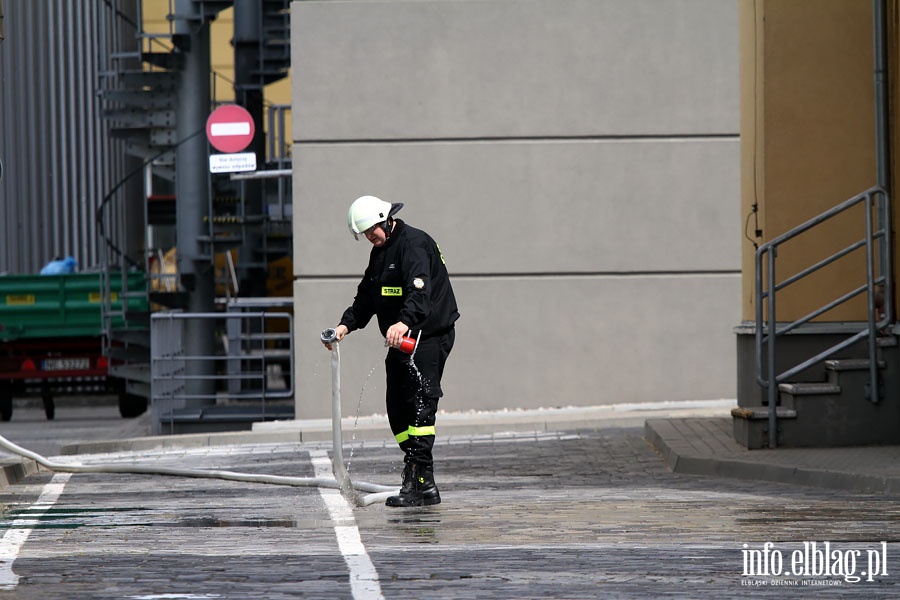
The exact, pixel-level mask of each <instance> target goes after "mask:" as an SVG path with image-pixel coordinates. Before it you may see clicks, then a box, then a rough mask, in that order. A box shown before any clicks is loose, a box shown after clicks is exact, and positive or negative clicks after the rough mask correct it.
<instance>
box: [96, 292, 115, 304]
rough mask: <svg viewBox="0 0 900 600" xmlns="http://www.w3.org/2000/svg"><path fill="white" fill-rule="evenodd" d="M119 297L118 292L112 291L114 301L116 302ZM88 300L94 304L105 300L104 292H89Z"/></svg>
mask: <svg viewBox="0 0 900 600" xmlns="http://www.w3.org/2000/svg"><path fill="white" fill-rule="evenodd" d="M118 299H119V294H117V293H116V292H113V293H112V301H113V302H116V301H117V300H118ZM88 302H91V303H93V304H97V303H99V302H103V294H101V293H100V292H90V293H88Z"/></svg>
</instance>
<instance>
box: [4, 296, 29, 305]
mask: <svg viewBox="0 0 900 600" xmlns="http://www.w3.org/2000/svg"><path fill="white" fill-rule="evenodd" d="M30 304H34V294H7V295H6V305H7V306H28V305H30Z"/></svg>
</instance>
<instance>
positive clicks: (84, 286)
mask: <svg viewBox="0 0 900 600" xmlns="http://www.w3.org/2000/svg"><path fill="white" fill-rule="evenodd" d="M110 279H111V283H112V285H111V286H110V287H111V291H110V292H109V294H110V297H109V300H110V301H109V304H108V306H109V312H108V314H109V315H122V314H124V312H125V311H124V310H123V309H127V310H128V311H133V312H135V313H146V312H147V311H148V303H147V297H146V294H137V295H132V294H127V293H123V292H122V284H123V279H125V290H126V292H127V291H128V290H144V289H146V288H145V286H146V284H145V276H144V273H143V272H141V271H134V272H130V273H128V274H127V278H123V277H121V274H113V276H112V277H111V278H110ZM103 288H104V286H103V279H102V274H101V273H98V272H93V273H72V274H66V275H6V276H2V277H0V418H2V420H4V421H9V420H10V419H11V418H12V399H13V397H14V396H21V395H35V394H39V395H40V396H41V398H42V399H43V402H44V410H45V413H46V415H47V418H48V419H52V418H53V417H54V413H55V404H54V401H53V397H54V395H59V394H63V393H85V392H106V393H109V392H114V393H118V394H119V395H120V402H119V407H120V411H121V412H122V415H123V416H137V414H140V413H141V412H143V411H144V410H146V401H144V403H143V406H142V407H136V406H135V405H134V404H135V399H134V398H130V397H128V395H127V394H126V393H125V391H124V387H123V386H122V385H121V383H120V382H118V381H115V380H113V378H111V377H110V376H109V361H108V360H107V357H106V356H104V354H103V348H104V344H103V336H104V334H105V333H106V332H105V331H104V329H105V328H104V322H103V314H104V309H103V307H104V300H105V298H104V293H105V292H104V291H103ZM123 303H125V304H123ZM109 328H110V329H124V328H126V323H125V321H124V318H123V317H121V316H118V317H115V316H113V317H112V318H111V320H110V324H109Z"/></svg>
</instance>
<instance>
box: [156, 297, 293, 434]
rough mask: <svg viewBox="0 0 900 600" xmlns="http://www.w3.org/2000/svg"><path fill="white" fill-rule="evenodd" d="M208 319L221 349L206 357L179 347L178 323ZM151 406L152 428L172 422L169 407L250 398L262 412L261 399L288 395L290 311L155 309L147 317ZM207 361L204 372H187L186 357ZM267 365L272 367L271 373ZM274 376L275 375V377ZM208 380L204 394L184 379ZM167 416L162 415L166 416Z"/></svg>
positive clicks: (290, 383) (290, 388) (181, 325)
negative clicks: (208, 367) (150, 343)
mask: <svg viewBox="0 0 900 600" xmlns="http://www.w3.org/2000/svg"><path fill="white" fill-rule="evenodd" d="M190 319H201V320H211V321H213V322H214V324H215V327H216V328H217V330H218V331H219V333H220V339H221V348H220V350H219V351H218V352H217V353H215V354H214V355H211V356H192V355H189V354H188V353H187V352H185V344H184V343H183V333H184V322H185V321H187V320H190ZM150 323H151V327H150V331H151V336H152V354H151V359H150V360H151V395H152V402H151V409H152V413H153V421H154V423H153V427H154V433H160V432H161V430H162V425H163V424H164V423H169V424H170V425H171V424H172V415H173V411H175V410H178V409H180V408H186V407H189V406H191V405H202V406H209V405H216V404H229V403H235V402H253V403H257V404H258V405H259V409H260V412H259V416H260V417H261V418H264V417H265V414H266V403H267V402H269V401H275V400H287V399H290V398H293V397H294V380H295V379H294V361H293V355H294V347H293V343H294V331H293V330H294V326H293V315H291V314H290V313H286V312H273V311H268V312H267V311H261V310H255V311H235V312H213V313H182V312H174V311H173V312H157V313H154V314H153V315H152V316H151V321H150ZM198 361H200V362H204V363H205V364H207V365H210V369H209V373H207V374H205V375H189V374H188V371H189V369H186V365H187V363H189V362H198ZM273 367H277V369H275V370H276V371H278V372H273V369H272V368H273ZM279 375H280V376H279ZM195 379H203V380H204V381H207V382H211V383H212V385H211V386H210V388H211V391H210V392H209V393H191V392H189V391H188V390H189V389H190V388H191V387H192V386H190V385H188V382H189V381H190V380H195ZM167 419H168V420H167Z"/></svg>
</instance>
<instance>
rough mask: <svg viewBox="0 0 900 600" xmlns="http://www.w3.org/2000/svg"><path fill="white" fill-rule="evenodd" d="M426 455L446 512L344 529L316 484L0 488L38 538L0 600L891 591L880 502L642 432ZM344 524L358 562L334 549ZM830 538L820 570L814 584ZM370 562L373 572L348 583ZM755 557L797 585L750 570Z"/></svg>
mask: <svg viewBox="0 0 900 600" xmlns="http://www.w3.org/2000/svg"><path fill="white" fill-rule="evenodd" d="M327 448H328V446H327V444H319V445H315V444H302V445H301V444H284V443H282V444H258V445H254V446H222V447H210V448H204V449H190V450H188V449H181V450H179V449H170V450H157V451H146V452H141V453H133V454H126V453H120V454H115V455H107V456H103V455H93V456H91V457H90V459H91V460H106V461H123V460H137V461H140V462H147V461H152V462H154V463H155V464H158V465H170V466H182V467H192V468H228V469H232V470H238V471H245V472H264V473H271V474H280V475H295V476H310V475H313V474H314V466H313V462H312V461H311V458H310V453H312V454H315V453H316V452H317V451H318V452H320V453H321V452H322V451H323V450H325V449H327ZM344 454H345V459H346V458H349V462H350V472H351V475H352V476H353V477H354V478H355V479H357V480H365V481H370V482H374V483H382V484H395V483H397V482H398V481H399V473H398V467H399V452H398V451H397V450H396V449H395V448H393V447H390V446H386V445H381V444H371V443H359V444H358V445H356V446H355V447H353V449H352V452H350V451H349V449H345V451H344ZM67 458H68V459H71V457H67ZM87 458H88V457H87V456H81V457H77V459H87ZM436 458H437V464H436V477H437V479H438V482H439V485H440V486H441V495H442V497H443V503H442V504H440V505H438V506H434V507H428V508H418V509H406V510H403V509H389V508H387V507H385V506H384V505H382V504H377V505H373V506H369V507H366V508H356V509H353V511H352V516H351V517H350V518H344V517H336V516H335V513H334V512H330V509H329V504H328V500H327V496H326V495H325V494H324V493H321V492H320V491H318V490H316V489H313V488H290V487H283V486H271V485H261V484H246V483H237V482H228V481H221V480H215V479H187V478H171V477H159V476H147V475H130V474H128V475H107V474H78V475H73V476H71V478H69V479H68V482H67V483H66V484H65V487H64V488H63V490H62V493H61V495H60V496H59V498H58V500H56V501H55V502H53V503H50V504H46V505H43V506H33V502H34V500H35V499H36V497H37V495H38V493H40V491H41V490H42V489H44V485H45V484H46V483H47V482H48V481H49V480H50V475H49V474H41V475H37V476H32V477H31V478H29V479H28V480H26V481H24V482H22V483H21V484H18V485H14V486H11V487H9V488H7V489H6V490H3V492H2V493H0V503H2V504H4V505H5V511H4V513H3V515H2V520H0V526H2V527H3V528H5V529H6V530H7V532H8V534H7V535H9V534H10V533H13V532H15V531H17V530H21V529H26V530H30V531H31V533H30V536H29V537H28V538H27V540H26V541H25V543H24V544H23V545H22V546H21V550H20V551H19V553H18V555H17V556H15V561H14V562H13V563H12V571H13V572H14V573H15V575H17V576H18V577H19V579H18V581H17V582H15V583H7V588H8V589H7V590H6V591H0V599H2V598H17V599H19V598H21V599H32V598H33V599H41V600H44V599H46V598H62V597H65V598H100V599H106V598H117V599H118V598H133V599H138V598H147V599H151V598H197V599H218V598H223V599H224V598H228V599H231V598H240V599H249V598H265V599H278V598H328V599H334V598H353V597H356V598H378V597H385V598H390V597H404V598H441V599H445V598H479V599H495V598H496V599H500V598H504V599H505V598H515V599H527V598H579V599H587V598H661V597H675V598H734V597H778V598H785V597H788V598H795V597H812V596H813V595H816V596H817V597H819V596H824V597H835V598H837V597H839V598H896V597H898V596H900V586H898V582H900V504H898V502H897V499H896V498H893V497H890V496H886V495H877V494H869V495H863V494H859V493H854V492H846V491H837V490H823V489H817V488H806V487H800V486H790V485H785V484H778V483H758V482H748V481H739V480H730V479H718V478H712V477H700V476H692V475H678V474H673V473H671V472H670V471H669V470H668V469H667V468H666V467H665V465H664V463H663V461H662V460H661V458H660V456H659V455H658V454H657V453H656V452H655V451H654V450H653V449H651V447H650V446H649V445H648V444H647V443H646V442H645V441H644V439H643V431H642V430H641V429H640V428H629V429H608V430H603V431H592V432H578V433H566V434H549V433H542V434H509V435H496V436H484V437H458V438H451V439H449V440H444V441H443V442H441V443H439V444H438V446H437V447H436ZM352 526H355V527H356V528H357V530H358V532H359V540H360V541H361V542H362V545H363V546H364V551H362V552H361V551H359V550H356V551H354V550H353V549H352V546H348V545H347V531H349V529H348V528H351V529H352ZM5 539H6V538H4V540H5ZM767 542H770V543H771V544H770V545H768V546H767V545H766V543H767ZM804 542H805V543H806V546H804ZM813 542H815V546H813V544H812V543H813ZM826 542H828V544H829V545H828V546H827V551H828V554H827V557H828V561H827V562H828V564H829V571H828V573H829V574H828V575H824V574H817V573H822V572H824V571H822V569H820V567H821V564H822V562H823V560H822V559H824V558H825V557H826V554H825V552H824V551H825V549H826V546H825V543H826ZM882 542H884V544H882ZM744 544H747V546H746V547H744ZM348 548H350V550H348ZM856 551H859V554H858V555H857V554H856ZM342 552H343V554H342ZM365 557H368V559H370V561H371V566H372V567H373V568H374V571H375V572H376V573H377V579H376V580H374V581H369V582H366V581H363V582H362V584H363V585H359V584H360V581H358V580H354V581H355V583H356V584H357V586H356V587H352V586H351V584H352V583H354V581H352V580H353V577H351V575H350V573H351V570H352V568H353V567H354V566H357V567H358V566H359V565H360V562H361V561H362V560H363V559H364V558H365ZM813 557H817V560H816V562H815V564H813V561H812V559H813ZM10 558H11V557H9V556H2V557H0V567H4V566H5V567H8V566H9V562H10ZM751 559H752V561H751ZM882 559H883V562H881V561H882ZM779 560H780V563H779ZM876 560H877V561H879V564H875V561H876ZM854 561H855V562H854ZM751 563H752V564H751ZM761 563H762V564H764V565H765V566H766V567H768V568H769V569H770V571H772V570H779V571H795V570H796V571H799V573H800V574H799V576H789V577H785V576H780V577H773V576H766V575H754V576H745V575H744V573H745V570H749V568H752V569H753V570H754V571H760V572H761V571H762V569H763V567H762V564H761ZM748 565H749V567H748ZM804 567H805V568H806V570H807V571H806V573H808V574H805V573H804V571H803V569H804ZM864 571H865V572H866V573H869V572H871V571H876V572H877V575H874V576H871V577H870V576H869V575H863V574H862V573H863V572H864ZM356 572H357V573H358V572H359V571H356ZM834 572H838V573H839V574H838V575H833V574H832V573H834ZM845 575H846V576H845ZM855 576H859V577H860V581H858V582H852V580H853V578H854V577H855ZM869 579H871V581H869ZM13 586H14V587H13Z"/></svg>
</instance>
